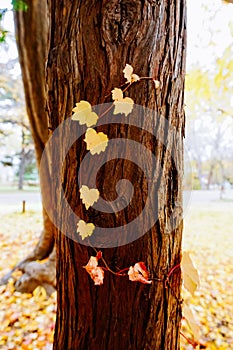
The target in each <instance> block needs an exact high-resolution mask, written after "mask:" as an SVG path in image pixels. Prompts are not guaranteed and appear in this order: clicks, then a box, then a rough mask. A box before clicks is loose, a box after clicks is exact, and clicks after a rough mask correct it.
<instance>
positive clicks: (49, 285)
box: [0, 231, 56, 295]
mask: <svg viewBox="0 0 233 350" xmlns="http://www.w3.org/2000/svg"><path fill="white" fill-rule="evenodd" d="M46 258H48V259H47V260H46V261H45V262H39V261H42V260H44V259H46ZM17 270H20V271H22V272H23V275H22V276H21V277H20V278H19V279H18V280H16V281H15V290H16V291H17V292H21V293H32V292H33V290H34V289H35V288H36V287H37V286H43V287H44V288H45V290H46V293H47V294H48V295H50V294H52V293H53V292H54V291H55V288H56V250H55V248H54V241H53V233H52V232H51V233H49V232H48V231H43V232H42V234H41V237H40V239H39V242H38V243H37V245H36V247H35V249H34V250H33V252H32V253H31V254H29V255H28V256H27V257H26V258H25V259H24V260H22V261H20V262H19V263H18V264H17V265H16V266H15V267H14V268H13V269H12V270H10V271H9V272H8V273H7V274H6V275H5V276H3V277H2V279H1V280H0V285H5V284H7V283H8V281H9V279H10V278H11V277H12V274H13V272H15V271H17Z"/></svg>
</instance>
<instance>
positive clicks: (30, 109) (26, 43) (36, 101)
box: [1, 1, 55, 293]
mask: <svg viewBox="0 0 233 350" xmlns="http://www.w3.org/2000/svg"><path fill="white" fill-rule="evenodd" d="M13 5H14V10H15V12H14V15H15V32H16V33H15V34H16V42H17V46H18V53H19V61H20V66H21V71H22V78H23V84H24V92H25V100H26V107H27V114H28V118H29V122H30V129H31V133H32V137H33V141H34V145H35V154H36V159H37V164H38V167H39V165H40V159H41V155H42V153H43V150H44V146H45V144H46V141H47V140H48V123H47V116H46V111H45V60H46V54H47V53H46V47H47V32H48V28H47V21H46V20H45V18H47V5H46V1H33V3H30V6H28V5H29V4H28V3H27V2H26V1H20V2H17V1H15V2H13ZM39 177H40V187H41V189H42V190H43V193H46V196H48V197H49V196H50V187H51V186H50V174H49V167H48V166H47V167H44V168H43V171H41V172H40V173H39ZM43 223H44V229H43V231H42V234H41V237H40V240H39V242H38V244H37V245H36V247H35V249H34V251H33V252H32V253H31V254H29V255H28V256H27V257H26V258H25V259H24V260H23V261H21V262H19V264H17V266H16V267H15V268H14V269H13V270H15V269H17V268H19V269H21V270H22V271H23V272H24V274H23V275H22V276H21V277H20V279H19V280H18V281H17V282H16V284H15V288H16V290H18V291H21V292H31V291H32V290H33V289H34V288H36V286H37V285H38V284H41V285H43V286H44V287H45V288H46V290H47V291H48V292H49V293H50V292H52V291H53V290H54V287H55V251H54V252H53V248H54V232H53V224H52V222H51V220H50V218H49V217H48V215H47V213H46V211H45V210H43ZM47 257H49V259H48V261H46V262H45V263H44V264H40V263H38V262H36V261H35V260H43V259H45V258H47ZM11 273H12V271H10V272H9V274H7V275H6V276H5V277H4V278H3V279H2V280H1V283H6V282H7V281H8V279H9V277H10V275H11Z"/></svg>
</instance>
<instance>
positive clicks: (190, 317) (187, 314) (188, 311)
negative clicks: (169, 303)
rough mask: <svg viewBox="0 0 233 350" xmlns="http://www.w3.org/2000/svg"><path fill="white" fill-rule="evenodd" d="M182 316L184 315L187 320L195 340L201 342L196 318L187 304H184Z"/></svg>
mask: <svg viewBox="0 0 233 350" xmlns="http://www.w3.org/2000/svg"><path fill="white" fill-rule="evenodd" d="M182 314H183V316H184V318H185V320H186V321H187V323H188V325H189V327H190V329H191V331H192V333H193V336H194V339H195V340H196V341H199V339H200V329H199V326H198V324H197V321H196V320H195V317H194V315H193V312H192V310H191V308H190V307H189V305H187V304H186V303H184V304H183V307H182Z"/></svg>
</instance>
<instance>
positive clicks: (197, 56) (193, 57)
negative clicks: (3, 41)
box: [0, 0, 233, 70]
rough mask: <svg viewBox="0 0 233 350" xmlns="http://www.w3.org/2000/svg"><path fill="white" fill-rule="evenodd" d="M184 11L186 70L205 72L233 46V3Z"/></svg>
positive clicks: (208, 0)
mask: <svg viewBox="0 0 233 350" xmlns="http://www.w3.org/2000/svg"><path fill="white" fill-rule="evenodd" d="M205 6H206V7H207V8H208V10H205V9H204V7H205ZM4 7H8V8H11V0H1V8H4ZM187 12H188V14H187V16H188V22H187V28H188V41H187V42H188V47H187V70H189V68H190V67H191V65H193V64H196V63H198V64H199V65H201V66H204V67H205V68H206V69H208V68H210V66H211V63H213V62H214V60H215V59H216V58H217V57H220V56H221V55H222V53H223V51H224V49H225V48H226V47H227V46H228V45H230V44H233V4H224V3H223V2H222V1H221V0H187ZM211 16H212V17H213V19H212V20H211ZM230 23H231V30H230ZM4 27H5V28H6V30H9V31H12V30H13V29H14V25H13V19H12V12H8V13H7V14H6V15H5V20H4ZM211 41H212V44H211V45H210V43H211ZM0 55H1V62H4V61H7V60H8V58H9V57H10V58H15V57H17V51H16V47H15V46H14V45H9V47H8V52H7V55H5V54H3V51H2V50H1V51H0Z"/></svg>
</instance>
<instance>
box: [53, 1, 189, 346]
mask: <svg viewBox="0 0 233 350" xmlns="http://www.w3.org/2000/svg"><path fill="white" fill-rule="evenodd" d="M49 4H50V8H49V14H50V26H49V27H50V32H49V38H50V39H49V54H48V63H47V88H48V91H47V108H48V116H49V124H50V127H51V128H52V129H53V130H55V128H56V127H57V126H58V125H59V124H60V123H62V122H63V121H64V120H65V119H66V118H67V117H69V116H71V114H72V112H71V111H72V108H73V107H74V105H75V103H76V102H78V101H80V100H87V101H89V102H90V103H91V104H92V105H95V104H99V103H104V102H108V101H109V97H107V98H106V96H109V92H110V91H111V90H112V89H113V88H114V87H117V86H120V85H121V84H122V83H123V82H124V78H123V73H122V70H123V68H124V67H125V64H126V63H129V64H131V65H132V66H133V68H134V71H135V73H137V74H139V75H140V76H152V77H155V78H156V79H158V80H159V81H160V90H159V92H158V93H157V94H156V93H155V89H154V87H153V84H151V82H150V81H148V82H147V81H143V82H140V83H138V84H134V86H132V88H131V89H130V92H129V95H130V97H132V98H133V99H134V101H135V103H137V104H140V105H144V106H146V107H150V108H152V109H154V110H155V111H156V112H157V118H155V119H156V120H154V125H155V126H154V127H156V128H158V130H160V133H161V135H162V137H163V139H164V141H165V140H166V142H167V144H169V145H170V146H171V148H172V150H173V159H176V163H177V164H178V169H177V167H175V166H174V162H172V160H171V156H170V155H169V152H168V150H167V149H166V148H165V147H163V146H161V145H160V144H159V143H157V142H156V141H155V140H154V138H153V137H152V136H151V135H150V134H149V133H146V132H143V131H141V130H138V129H137V128H135V127H133V126H130V125H126V126H125V125H114V126H111V125H108V126H100V127H97V130H98V131H104V132H105V133H107V134H108V136H109V138H128V139H130V138H131V139H134V140H135V141H136V142H138V143H143V144H144V145H145V146H146V147H147V148H149V149H150V150H152V151H153V152H154V153H155V154H156V157H157V161H158V163H159V164H160V166H161V167H162V176H160V177H159V178H157V180H156V182H157V183H156V185H155V187H154V188H153V190H154V191H155V201H157V205H158V207H159V208H163V209H162V210H161V211H160V215H159V219H158V221H157V222H156V224H155V225H154V226H153V227H152V229H151V230H150V231H149V232H148V233H147V234H145V235H144V236H143V237H141V238H140V239H138V240H136V241H135V242H132V243H130V244H127V245H125V246H121V247H118V248H108V249H102V252H103V255H104V257H105V259H106V261H107V262H108V263H109V265H110V267H111V268H112V269H113V270H117V268H120V269H121V268H124V267H128V266H131V265H133V264H134V263H135V262H137V261H144V262H145V264H146V265H147V267H148V269H149V271H150V274H151V275H152V276H157V277H158V278H161V279H162V280H164V279H165V278H166V275H167V273H168V271H169V270H170V269H171V268H172V267H174V266H175V265H176V264H178V263H179V262H180V255H181V237H182V220H181V224H180V225H178V226H177V225H176V221H179V219H180V218H181V216H182V182H181V179H180V177H179V176H178V174H181V173H182V171H183V152H182V147H178V145H177V144H174V140H173V139H172V136H171V134H170V129H169V131H168V133H166V131H165V129H164V128H163V125H162V122H161V121H160V116H161V119H162V117H164V118H166V120H167V122H168V124H169V126H173V127H175V128H176V130H177V133H178V135H179V140H178V141H179V142H180V144H181V145H182V139H183V136H184V132H183V130H184V112H183V90H184V76H185V48H186V4H185V1H178V0H171V1H167V0H162V1H149V0H148V1H139V0H136V1H135V0H134V1H132V0H123V1H120V2H119V1H116V0H110V1H109V0H108V1H107V0H102V1H93V0H85V1H73V2H70V1H68V0H64V1H62V2H61V1H60V0H51V1H50V2H49ZM146 123H147V120H145V121H144V122H143V124H142V128H141V129H142V130H144V129H146V128H144V126H145V125H146ZM74 127H75V126H74ZM77 127H78V126H77ZM66 137H67V138H68V137H69V134H64V133H63V134H62V135H61V136H60V148H61V149H62V144H63V140H64V139H65V138H66ZM59 152H60V150H59V149H58V148H57V149H56V153H55V154H54V157H55V158H56V157H59V156H60V155H59ZM85 154H86V150H85V145H84V143H83V142H82V141H80V140H79V141H78V142H76V143H75V145H74V146H73V147H72V149H71V150H70V152H69V155H68V156H67V158H66V162H65V165H64V168H63V178H62V184H63V189H64V193H66V194H67V199H68V201H69V204H70V206H71V207H72V208H73V210H74V211H75V212H77V213H79V214H80V216H81V217H83V218H85V219H87V220H90V221H91V222H94V223H95V225H97V226H102V227H106V226H107V227H108V226H110V227H112V226H114V224H117V225H119V224H120V225H122V224H127V223H128V222H129V221H131V220H132V219H133V218H134V217H135V215H136V216H137V215H138V213H140V211H141V209H142V207H143V203H144V202H145V196H146V195H147V189H146V188H147V187H146V183H145V179H144V178H143V174H142V172H140V170H139V169H137V168H135V165H134V164H132V163H130V162H127V160H121V159H118V160H116V161H112V162H109V164H106V166H104V167H102V168H101V169H100V171H99V173H98V177H97V182H96V185H97V188H98V189H99V191H100V193H101V195H102V196H104V197H105V198H106V199H107V200H114V199H115V197H116V191H115V187H114V185H115V183H116V182H117V180H119V179H121V178H127V179H128V180H130V181H131V182H132V183H133V184H134V198H133V200H132V204H131V208H133V209H130V208H129V207H127V208H126V209H124V210H123V211H122V212H120V215H118V216H117V215H115V214H111V215H104V214H98V215H96V212H95V211H92V210H90V211H89V212H88V213H87V212H86V211H85V210H84V207H83V205H82V204H81V203H80V201H78V199H77V198H78V194H79V188H78V180H77V169H78V168H79V165H80V164H81V162H82V159H83V157H84V155H85ZM138 156H139V157H140V155H138ZM88 171H91V169H88ZM155 176H156V174H155ZM152 180H153V179H152ZM156 186H157V187H156ZM158 186H159V189H160V190H159V191H158V192H157V193H156V188H158ZM57 210H58V216H59V218H60V220H61V222H62V227H63V232H66V231H68V228H69V227H70V223H69V218H68V217H67V216H66V212H65V210H64V208H63V207H62V206H61V204H60V203H59V202H57ZM174 211H175V215H174V216H173V221H172V222H171V221H170V214H171V212H174ZM118 214H119V213H118ZM148 215H150V213H148ZM168 227H169V229H168ZM71 236H72V234H71ZM73 237H74V240H72V239H71V238H68V237H66V235H63V234H62V233H61V232H59V231H58V230H57V231H56V234H55V242H56V249H57V291H58V311H57V321H56V330H55V340H54V349H56V350H63V349H83V350H84V349H85V350H86V349H95V350H103V349H111V350H113V349H157V350H162V349H164V350H167V349H172V350H175V349H178V348H179V330H180V321H181V307H180V303H179V302H178V300H177V299H179V296H180V284H181V276H180V273H179V271H177V272H176V273H174V274H173V275H172V276H171V280H170V284H171V285H172V286H173V287H172V289H171V288H167V289H166V288H164V283H162V282H159V281H157V282H156V281H153V283H152V284H151V285H150V286H148V285H139V284H138V283H133V282H130V281H129V280H128V279H127V278H117V277H116V276H113V275H111V274H107V273H106V276H105V279H104V284H103V285H102V286H94V284H93V281H91V280H90V278H89V276H88V275H87V273H86V271H85V270H84V269H83V268H82V266H84V265H86V263H87V261H88V260H89V258H90V255H95V252H94V250H93V249H92V248H91V247H86V246H84V245H81V244H78V243H77V242H75V226H74V234H73Z"/></svg>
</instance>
